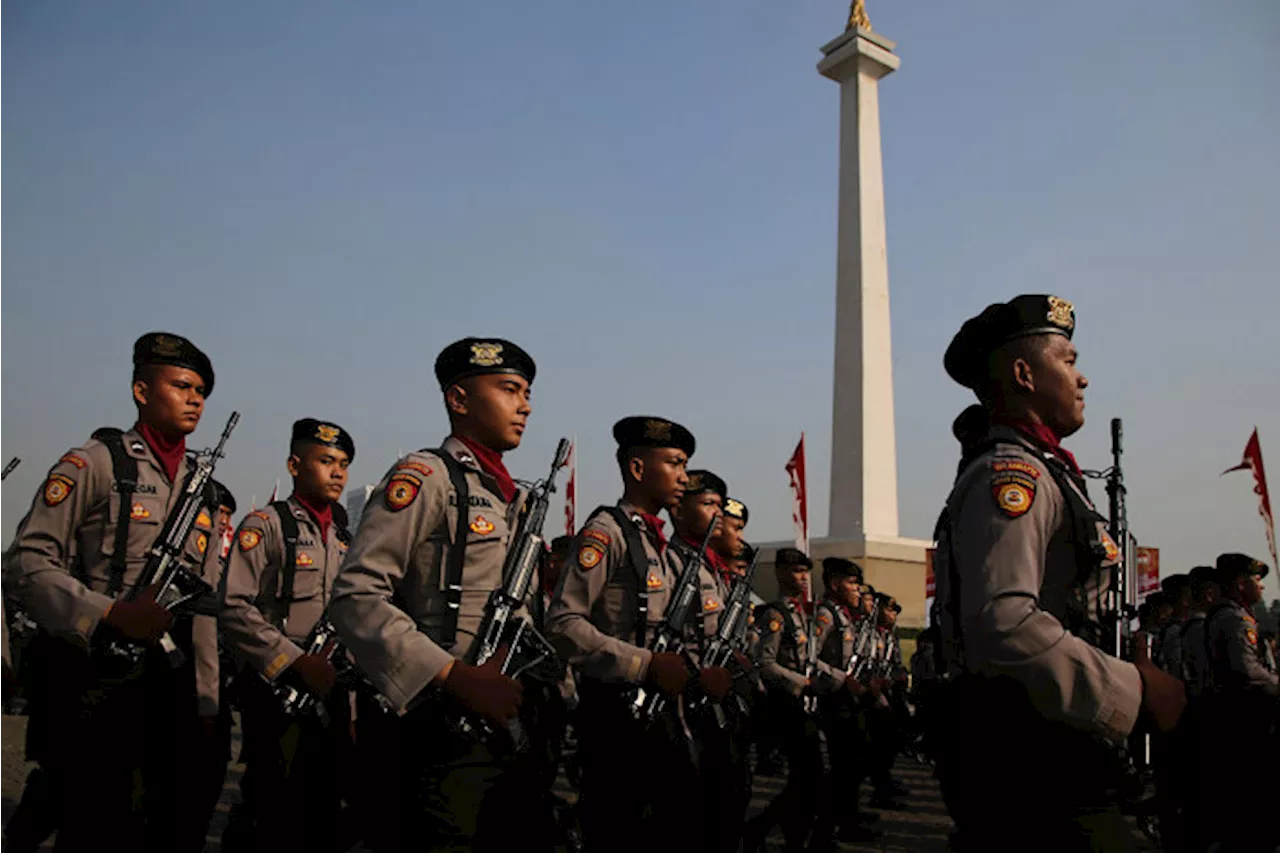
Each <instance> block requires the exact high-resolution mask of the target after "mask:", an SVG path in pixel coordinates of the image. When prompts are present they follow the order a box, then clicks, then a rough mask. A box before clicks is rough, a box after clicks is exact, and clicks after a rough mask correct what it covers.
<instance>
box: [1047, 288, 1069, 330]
mask: <svg viewBox="0 0 1280 853" xmlns="http://www.w3.org/2000/svg"><path fill="white" fill-rule="evenodd" d="M1046 317H1047V319H1048V320H1049V322H1050V323H1052V324H1053V325H1055V326H1061V327H1062V328H1064V329H1067V330H1068V331H1070V330H1071V329H1074V328H1075V327H1076V307H1075V306H1074V305H1072V304H1071V303H1070V302H1068V301H1067V300H1065V299H1062V298H1061V297H1058V296H1050V297H1049V313H1048V315H1046Z"/></svg>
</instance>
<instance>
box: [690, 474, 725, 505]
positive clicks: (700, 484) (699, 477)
mask: <svg viewBox="0 0 1280 853" xmlns="http://www.w3.org/2000/svg"><path fill="white" fill-rule="evenodd" d="M703 492H713V493H715V494H717V495H719V496H720V500H724V499H725V498H727V497H728V496H729V486H728V484H727V483H725V481H724V480H722V479H720V478H719V477H717V476H716V475H715V474H713V473H712V472H710V471H704V470H698V471H690V472H689V485H687V486H685V487H684V496H685V497H692V496H693V495H700V494H702V493H703Z"/></svg>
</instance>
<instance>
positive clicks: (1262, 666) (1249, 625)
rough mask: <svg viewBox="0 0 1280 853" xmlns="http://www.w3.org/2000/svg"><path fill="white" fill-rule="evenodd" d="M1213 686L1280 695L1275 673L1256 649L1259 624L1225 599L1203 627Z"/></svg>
mask: <svg viewBox="0 0 1280 853" xmlns="http://www.w3.org/2000/svg"><path fill="white" fill-rule="evenodd" d="M1206 631H1207V632H1208V649H1209V657H1210V665H1211V666H1212V667H1213V681H1214V685H1215V686H1216V687H1218V688H1219V689H1222V690H1248V691H1258V692H1261V693H1264V694H1266V695H1267V696H1276V695H1278V694H1280V687H1278V686H1277V678H1278V676H1277V675H1276V673H1275V672H1272V671H1271V670H1270V669H1268V668H1267V662H1268V660H1267V658H1266V657H1264V655H1262V654H1261V653H1260V651H1259V648H1258V623H1257V621H1256V620H1255V619H1254V618H1253V614H1252V613H1250V612H1249V611H1248V610H1245V609H1244V608H1243V607H1241V606H1240V605H1239V604H1237V603H1236V602H1234V601H1226V602H1224V603H1223V604H1221V605H1220V606H1219V607H1217V608H1215V609H1214V612H1213V613H1212V614H1211V615H1210V616H1209V620H1208V624H1207V626H1206Z"/></svg>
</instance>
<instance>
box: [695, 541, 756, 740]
mask: <svg viewBox="0 0 1280 853" xmlns="http://www.w3.org/2000/svg"><path fill="white" fill-rule="evenodd" d="M703 550H704V551H705V550H706V549H705V548H704V549H703ZM759 562H760V550H759V549H756V552H755V556H754V557H752V558H751V565H750V566H748V567H747V572H746V574H744V575H743V576H742V577H740V578H738V579H737V580H736V581H734V584H733V589H732V590H730V591H729V598H728V600H727V601H725V607H724V614H723V615H722V616H721V617H720V623H719V624H718V625H717V626H716V633H715V636H714V637H712V638H711V640H710V641H709V642H708V643H707V649H706V654H704V655H703V666H720V667H723V666H725V665H726V664H728V663H729V659H730V658H732V657H733V653H734V650H735V647H736V645H737V641H738V636H739V634H741V633H742V626H743V625H744V624H745V623H746V621H747V611H748V610H749V609H750V607H751V581H752V579H753V578H754V577H755V575H756V566H757V565H758V564H759ZM708 701H709V700H708V698H707V697H706V696H702V697H700V698H699V699H698V700H697V702H696V705H695V707H701V706H703V705H705V704H707V702H708ZM713 707H714V708H715V716H716V724H717V725H718V726H719V727H720V728H724V727H725V725H726V724H727V723H728V720H727V719H726V718H725V716H724V711H723V710H721V709H720V706H719V705H713Z"/></svg>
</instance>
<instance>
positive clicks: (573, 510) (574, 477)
mask: <svg viewBox="0 0 1280 853" xmlns="http://www.w3.org/2000/svg"><path fill="white" fill-rule="evenodd" d="M565 465H567V466H568V468H569V480H568V482H567V483H565V487H564V534H565V536H572V535H573V534H575V533H577V532H578V439H577V436H574V439H573V444H571V445H569V461H568V462H566V463H565Z"/></svg>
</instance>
